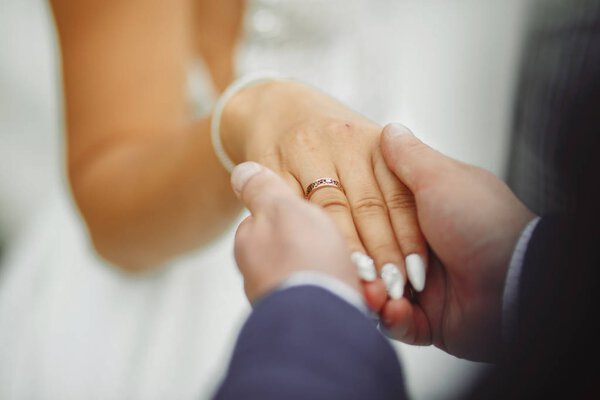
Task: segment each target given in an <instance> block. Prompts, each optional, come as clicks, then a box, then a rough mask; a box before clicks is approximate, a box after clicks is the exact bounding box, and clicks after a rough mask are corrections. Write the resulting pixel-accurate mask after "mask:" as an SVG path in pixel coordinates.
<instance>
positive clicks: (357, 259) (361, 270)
mask: <svg viewBox="0 0 600 400" xmlns="http://www.w3.org/2000/svg"><path fill="white" fill-rule="evenodd" d="M350 259H351V260H352V262H353V263H354V265H356V271H357V272H358V276H359V278H360V279H362V280H363V281H366V282H373V281H374V280H375V279H376V278H377V271H376V270H375V262H374V261H373V259H372V258H371V257H369V256H368V255H366V254H364V253H361V252H360V251H355V252H354V253H352V255H350Z"/></svg>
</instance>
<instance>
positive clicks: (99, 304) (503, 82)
mask: <svg viewBox="0 0 600 400" xmlns="http://www.w3.org/2000/svg"><path fill="white" fill-rule="evenodd" d="M442 3H444V4H442ZM522 3H523V2H522V1H521V0H507V1H505V2H496V3H489V2H480V1H478V0H460V1H457V2H456V4H454V3H453V6H450V5H448V4H446V3H445V2H439V1H418V2H413V1H405V0H377V1H372V0H249V1H248V11H247V14H246V18H245V22H244V38H243V42H242V43H241V44H240V46H239V49H238V54H237V72H238V75H242V74H244V73H247V72H251V71H254V70H262V69H274V70H277V71H281V72H282V73H284V74H286V75H289V76H291V77H295V78H297V79H299V80H302V81H305V82H308V83H310V84H313V85H315V86H317V87H319V88H321V89H323V90H324V91H326V92H328V93H331V94H333V95H335V96H336V97H337V98H339V99H340V100H342V101H344V102H346V103H348V104H350V105H351V106H352V107H354V108H355V109H356V110H358V111H360V112H361V113H363V114H365V115H366V116H368V117H370V118H372V119H373V120H375V121H377V122H380V123H384V122H388V121H392V120H399V121H402V122H404V123H406V124H408V125H409V126H411V127H412V128H413V129H415V131H418V132H420V136H421V137H423V138H425V140H426V141H428V142H429V143H431V144H432V145H434V146H435V147H437V148H440V149H441V150H443V151H445V152H447V153H449V154H450V155H452V156H455V157H458V158H461V159H463V160H465V161H470V162H474V163H477V164H479V165H482V166H485V167H488V168H490V169H492V170H494V171H496V172H499V171H501V170H502V165H503V160H504V153H503V149H504V148H505V146H504V145H505V143H507V141H508V136H507V135H505V134H504V133H505V132H504V127H506V126H508V121H507V120H505V116H506V115H507V114H508V113H509V111H510V110H511V107H510V97H509V94H510V91H509V90H508V89H507V88H510V87H512V86H513V85H512V84H511V81H510V77H511V73H512V68H513V63H514V64H515V65H516V62H515V57H514V54H517V51H516V50H518V49H516V48H515V47H516V46H515V43H517V42H518V36H517V34H518V32H519V29H518V26H519V24H518V22H519V18H521V17H520V16H521V15H522V13H521V12H520V7H521V6H520V4H522ZM517 4H519V6H515V5H517ZM2 10H3V12H0V33H2V34H0V66H1V68H0V83H1V85H0V88H1V90H0V116H1V118H0V125H1V128H2V129H0V135H1V137H2V144H1V145H0V162H1V163H2V164H1V166H2V168H0V173H2V175H1V176H0V178H1V181H2V182H0V183H1V184H2V186H1V187H0V202H2V203H1V204H0V205H1V206H2V207H0V221H2V223H4V222H5V221H9V222H10V224H13V226H15V229H11V230H10V235H11V242H10V243H9V244H10V246H9V248H8V249H7V255H6V258H5V259H4V262H3V265H2V269H1V270H0V398H1V399H40V398H43V399H49V400H53V399H61V400H62V399H66V400H69V399H94V398H98V399H108V400H110V399H129V400H136V399H165V398H169V399H192V398H194V399H196V398H207V397H209V396H210V393H211V391H212V389H213V388H214V386H215V385H216V384H218V375H219V372H220V371H221V368H223V366H224V365H225V364H226V363H227V361H228V354H229V351H230V344H231V343H232V341H233V340H234V338H235V336H236V334H237V329H238V327H239V326H240V324H241V323H242V321H243V318H244V316H245V314H246V313H247V312H248V310H249V307H248V304H247V302H246V300H245V299H244V297H243V291H242V282H241V279H240V276H239V274H238V272H237V270H236V268H235V266H234V262H233V257H232V255H231V253H232V249H231V245H232V237H233V231H230V232H228V233H227V234H226V235H224V236H223V237H222V238H221V239H219V240H218V241H217V242H216V243H214V244H213V245H211V246H209V247H207V248H206V249H203V250H201V251H199V252H198V253H197V254H192V255H189V256H187V257H185V258H184V259H181V260H178V261H176V262H173V265H171V266H170V267H168V268H166V269H163V270H161V271H157V272H155V273H152V274H148V275H147V276H145V277H143V278H131V277H128V276H125V275H123V274H121V273H118V272H117V271H115V270H113V269H111V268H110V267H109V266H106V265H104V264H103V263H101V262H100V261H98V260H97V259H96V257H95V256H94V255H93V252H92V251H91V250H90V244H89V242H88V239H87V236H86V234H85V230H84V228H83V226H82V224H81V222H80V220H79V217H78V215H77V212H76V210H75V207H74V206H73V205H72V203H71V200H70V198H69V195H68V190H67V189H66V188H67V185H66V183H65V178H64V177H62V180H60V179H58V178H56V179H55V175H56V176H58V175H60V176H62V174H63V168H62V161H60V160H62V149H61V147H60V146H49V147H48V146H46V143H47V142H48V141H52V142H53V143H54V142H60V140H59V137H62V133H61V132H60V131H59V129H58V128H57V126H58V125H60V122H57V116H58V115H60V106H59V104H60V101H57V99H55V98H53V93H54V92H53V90H54V89H55V88H54V86H56V87H59V86H60V84H59V83H58V82H56V81H54V80H53V79H56V76H58V73H59V72H58V70H57V69H56V66H54V65H53V60H55V58H54V59H53V58H52V57H56V55H55V54H54V53H52V51H53V50H54V46H55V45H54V43H52V42H50V40H49V38H50V37H52V36H51V35H52V34H53V31H52V29H51V28H49V27H48V21H49V14H48V10H47V3H46V2H42V1H41V0H36V1H22V0H5V1H4V2H3V3H2ZM30 11H31V13H30V14H27V15H26V14H25V13H28V12H30ZM505 24H507V26H509V28H508V29H507V27H506V26H505ZM44 43H47V45H46V47H44V48H42V49H40V47H41V46H43V44H44ZM477 51H482V52H483V53H482V54H481V55H480V54H478V53H475V52H477ZM5 54H6V55H7V56H5ZM471 55H474V57H469V56H471ZM5 57H6V58H5ZM44 57H46V58H44ZM40 58H41V59H40ZM43 68H46V69H43ZM42 69H43V73H41V72H40V71H41V70H42ZM49 83H52V84H49ZM47 86H50V89H48V90H46V87H47ZM188 89H189V92H190V97H191V99H190V106H191V107H193V108H194V110H195V111H196V114H197V115H202V114H204V113H206V112H208V111H209V109H210V107H211V106H212V102H213V100H214V98H215V91H214V88H213V87H212V85H211V83H210V82H209V81H208V80H207V79H206V73H205V68H204V66H203V65H202V63H198V64H197V65H192V66H190V79H189V87H188ZM8 93H10V97H8V96H9V94H8ZM40 99H45V101H44V102H42V101H41V100H40ZM4 113H5V114H4ZM7 121H18V122H19V123H15V124H12V123H11V124H9V125H7ZM34 124H37V125H34ZM50 132H53V133H55V136H56V137H52V138H51V139H50V140H45V139H48V138H47V136H49V133H50ZM25 138H27V141H25ZM42 139H44V140H42ZM21 141H23V143H26V145H24V146H21V145H20V144H19V143H21ZM13 143H15V145H14V146H13V145H12V144H13ZM48 165H50V166H51V167H52V174H50V175H52V179H50V180H48V179H46V177H47V176H46V175H45V172H46V171H47V170H48ZM38 166H39V168H37V167H38ZM32 171H33V173H32ZM40 171H42V172H40ZM38 172H39V174H38ZM7 182H14V184H8V183H7ZM49 182H50V183H51V184H49ZM28 188H37V189H40V188H43V190H41V189H40V190H37V191H33V190H32V191H28ZM23 189H27V190H26V191H25V192H24V193H33V195H31V196H29V197H27V198H26V200H32V199H33V200H35V201H27V202H25V201H23V199H24V196H21V195H20V193H21V192H20V191H21V190H23ZM15 215H19V216H20V217H19V218H18V221H19V222H18V223H17V222H13V221H17V218H14V216H15ZM9 222H7V223H9ZM3 225H4V224H3ZM16 225H19V226H18V227H16ZM3 227H4V226H2V228H3ZM17 228H18V229H17ZM13 232H19V233H18V234H16V233H15V234H13ZM399 348H400V349H401V352H402V356H403V361H404V364H405V373H406V375H407V377H408V382H407V383H408V387H409V390H410V391H411V393H412V394H413V395H414V398H416V399H418V398H440V397H448V396H449V395H450V394H451V393H452V392H453V390H457V389H459V388H460V387H461V385H462V384H463V382H464V380H465V379H466V378H468V377H469V375H470V371H472V369H471V370H470V369H469V368H467V367H469V366H470V365H471V364H468V363H466V362H464V361H460V360H456V359H455V358H454V357H451V356H446V355H444V354H442V353H441V352H440V351H439V350H436V349H433V348H413V347H399Z"/></svg>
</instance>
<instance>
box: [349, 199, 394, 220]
mask: <svg viewBox="0 0 600 400" xmlns="http://www.w3.org/2000/svg"><path fill="white" fill-rule="evenodd" d="M352 209H353V211H354V213H355V214H356V215H359V216H369V215H373V214H380V213H387V206H386V204H385V202H384V201H383V200H382V199H380V198H378V197H373V196H369V197H363V198H361V199H359V200H357V201H356V202H355V203H354V204H353V205H352Z"/></svg>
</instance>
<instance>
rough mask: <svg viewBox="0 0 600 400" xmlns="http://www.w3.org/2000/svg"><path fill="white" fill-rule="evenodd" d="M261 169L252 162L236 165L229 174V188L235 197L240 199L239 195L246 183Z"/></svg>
mask: <svg viewBox="0 0 600 400" xmlns="http://www.w3.org/2000/svg"><path fill="white" fill-rule="evenodd" d="M262 169H263V167H262V166H261V165H260V164H257V163H255V162H252V161H248V162H245V163H242V164H239V165H237V166H236V167H235V168H234V169H233V171H232V172H231V187H232V188H233V191H234V192H235V195H236V196H238V197H240V193H242V190H243V189H244V186H246V183H248V181H249V180H250V178H252V177H253V176H254V175H256V174H257V173H259V172H260V171H262Z"/></svg>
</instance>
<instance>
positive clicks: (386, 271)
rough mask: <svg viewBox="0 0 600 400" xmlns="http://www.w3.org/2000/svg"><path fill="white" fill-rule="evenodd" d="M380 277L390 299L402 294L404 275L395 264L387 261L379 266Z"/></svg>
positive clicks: (397, 297)
mask: <svg viewBox="0 0 600 400" xmlns="http://www.w3.org/2000/svg"><path fill="white" fill-rule="evenodd" d="M381 279H383V283H385V288H386V290H387V292H388V295H389V296H390V298H391V299H394V300H398V299H400V298H401V297H402V295H403V294H404V277H403V276H402V274H401V273H400V270H399V269H398V267H397V266H396V265H395V264H392V263H387V264H385V265H384V266H383V267H382V268H381Z"/></svg>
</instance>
